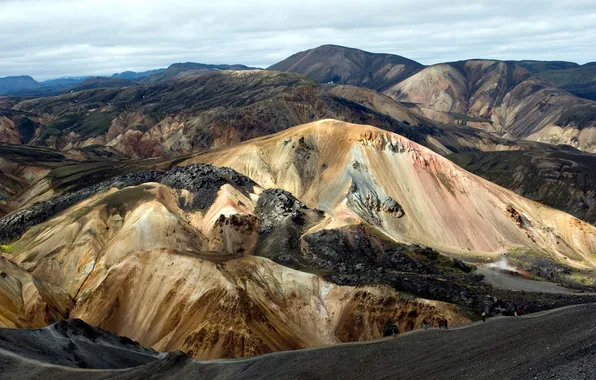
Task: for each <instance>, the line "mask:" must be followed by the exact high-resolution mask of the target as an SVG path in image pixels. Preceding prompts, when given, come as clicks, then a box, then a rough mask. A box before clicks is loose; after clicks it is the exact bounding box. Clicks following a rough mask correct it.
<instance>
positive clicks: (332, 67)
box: [267, 45, 424, 91]
mask: <svg viewBox="0 0 596 380" xmlns="http://www.w3.org/2000/svg"><path fill="white" fill-rule="evenodd" d="M422 68H424V66H423V65H421V64H420V63H418V62H415V61H412V60H410V59H407V58H404V57H400V56H399V55H392V54H376V53H369V52H366V51H363V50H358V49H352V48H346V47H343V46H336V45H323V46H319V47H318V48H315V49H310V50H306V51H302V52H299V53H296V54H294V55H292V56H290V57H288V58H286V59H285V60H283V61H281V62H279V63H276V64H274V65H272V66H270V67H269V68H267V70H277V71H286V72H294V73H298V74H303V75H306V76H308V77H309V78H312V79H314V80H316V81H317V82H319V83H328V82H333V83H337V84H349V85H354V86H360V87H367V88H371V89H374V90H378V91H382V90H384V89H385V88H387V87H389V86H391V85H393V84H395V83H398V82H400V81H402V80H403V79H405V78H407V77H409V76H411V75H412V74H414V73H415V72H417V71H420V70H421V69H422Z"/></svg>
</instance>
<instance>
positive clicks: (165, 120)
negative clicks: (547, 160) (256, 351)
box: [0, 70, 548, 157]
mask: <svg viewBox="0 0 596 380" xmlns="http://www.w3.org/2000/svg"><path fill="white" fill-rule="evenodd" d="M10 107H12V108H10V110H8V111H4V112H5V113H6V115H7V116H6V117H7V120H6V127H5V128H6V130H7V132H6V136H9V135H10V136H13V137H12V140H10V141H9V142H12V143H16V142H17V141H18V140H19V139H20V140H21V141H23V142H27V143H28V144H32V145H41V146H46V147H50V148H54V149H59V150H62V151H68V150H71V149H73V148H83V147H86V146H90V145H93V146H95V145H101V146H107V147H110V148H114V149H116V150H118V151H119V152H121V153H122V154H124V155H127V156H130V157H158V156H163V155H175V154H186V153H190V152H192V151H196V150H201V149H205V148H218V147H223V146H227V145H230V144H234V143H237V142H240V141H244V140H248V139H251V138H254V137H258V136H263V135H266V134H270V133H274V132H277V131H279V130H282V129H286V128H289V127H291V126H294V125H298V124H302V123H307V122H310V121H314V120H318V119H322V118H335V119H340V120H344V121H348V122H357V123H364V124H371V125H375V126H378V127H381V128H384V129H387V130H390V131H393V132H396V133H400V134H402V135H404V136H406V137H408V138H410V139H412V140H414V141H416V142H419V143H421V144H424V145H425V146H428V147H430V148H432V149H433V150H435V151H438V152H440V153H442V154H447V153H453V152H465V151H473V150H495V149H520V144H519V143H517V142H514V141H511V140H505V139H500V138H498V137H495V136H493V135H491V134H489V133H486V132H483V131H480V130H477V129H472V128H466V127H451V126H442V125H440V124H438V123H436V122H433V121H430V120H429V119H426V118H425V117H421V116H420V115H418V114H417V113H416V112H414V111H413V110H411V109H409V108H408V107H406V106H404V105H402V104H399V103H397V102H395V101H394V100H392V99H391V98H389V97H387V96H384V95H382V94H379V93H377V92H374V91H372V90H368V89H363V88H357V87H353V86H328V85H320V84H317V83H316V82H314V81H312V80H309V79H307V78H306V77H304V76H301V75H297V74H292V73H280V72H275V71H265V70H258V71H255V70H244V71H213V72H207V73H203V74H201V75H198V76H191V77H187V78H183V79H179V80H177V81H169V82H168V81H166V82H158V83H155V84H151V85H144V86H137V87H128V88H121V89H117V88H102V89H94V90H86V91H80V92H74V93H68V94H63V95H60V96H55V97H43V98H38V99H28V100H24V101H20V102H18V103H17V104H12V105H10ZM9 112H12V113H9ZM0 115H1V113H0ZM17 118H20V119H19V120H21V119H22V120H28V123H29V124H30V125H32V126H34V130H33V131H32V138H30V139H29V140H27V139H25V138H24V137H23V136H21V137H19V132H18V128H19V127H18V126H19V125H20V124H19V123H23V122H24V121H18V120H17ZM1 138H2V135H1V134H0V141H1ZM523 144H530V143H523ZM547 149H548V147H547Z"/></svg>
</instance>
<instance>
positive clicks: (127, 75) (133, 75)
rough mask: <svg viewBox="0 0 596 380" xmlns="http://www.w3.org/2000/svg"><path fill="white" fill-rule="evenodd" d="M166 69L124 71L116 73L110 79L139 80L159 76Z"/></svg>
mask: <svg viewBox="0 0 596 380" xmlns="http://www.w3.org/2000/svg"><path fill="white" fill-rule="evenodd" d="M165 70H166V69H155V70H147V71H142V72H136V71H124V72H122V73H116V74H113V75H112V78H121V79H141V78H145V77H148V76H149V75H153V74H159V73H161V72H164V71H165Z"/></svg>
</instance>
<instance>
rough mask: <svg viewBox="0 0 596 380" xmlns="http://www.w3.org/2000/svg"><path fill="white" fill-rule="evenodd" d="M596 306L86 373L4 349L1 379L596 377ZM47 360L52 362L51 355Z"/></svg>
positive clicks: (177, 357) (177, 355) (0, 361)
mask: <svg viewBox="0 0 596 380" xmlns="http://www.w3.org/2000/svg"><path fill="white" fill-rule="evenodd" d="M595 312H596V304H590V305H581V306H572V307H568V308H563V309H559V310H553V311H548V312H543V313H539V314H534V315H529V316H524V317H519V318H514V317H501V318H494V319H491V320H489V321H487V322H486V323H482V322H478V323H475V324H472V325H469V326H466V327H460V328H458V329H451V330H448V331H445V330H436V329H431V330H428V331H415V332H411V333H408V334H404V335H403V336H401V337H399V338H396V339H385V340H381V341H377V342H373V343H356V344H345V345H340V346H334V347H327V348H319V349H310V350H302V351H294V352H281V353H276V354H270V355H264V356H260V357H255V358H250V359H238V360H228V361H225V360H217V361H210V362H199V361H193V360H191V359H189V358H187V357H186V356H184V355H183V354H180V353H173V354H170V355H167V356H166V357H164V358H163V359H159V360H155V361H154V362H152V363H149V364H147V365H145V366H141V367H137V368H132V369H130V370H119V371H87V372H83V371H82V370H80V369H72V368H65V367H57V366H48V365H44V364H42V363H39V362H34V361H31V360H30V359H24V358H19V357H17V356H14V355H8V354H6V353H5V352H3V351H0V378H1V379H17V378H18V379H52V378H60V379H78V378H81V376H83V375H84V377H85V378H86V379H88V380H92V379H108V378H109V379H177V378H201V379H202V378H205V379H240V378H242V379H305V378H309V379H408V380H416V379H421V380H422V379H424V380H428V379H460V380H466V379H548V378H560V379H596V367H595V366H594V364H593V363H594V359H596V318H594V313H595ZM48 359H49V358H48Z"/></svg>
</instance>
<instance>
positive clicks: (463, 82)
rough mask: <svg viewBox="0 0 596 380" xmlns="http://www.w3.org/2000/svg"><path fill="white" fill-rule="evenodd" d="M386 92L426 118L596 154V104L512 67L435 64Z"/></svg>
mask: <svg viewBox="0 0 596 380" xmlns="http://www.w3.org/2000/svg"><path fill="white" fill-rule="evenodd" d="M384 92H385V93H386V94H388V95H390V96H392V97H393V98H395V99H396V100H398V101H406V102H412V103H416V104H418V105H420V106H421V107H422V111H423V113H424V114H425V115H426V116H427V117H429V118H435V119H440V118H441V117H443V118H444V117H445V115H448V116H449V117H450V118H451V119H452V120H459V121H460V122H465V123H467V122H470V123H476V124H477V126H478V127H479V128H483V129H486V130H489V131H491V132H494V133H497V134H499V135H504V136H511V137H513V138H515V139H528V140H533V141H542V142H547V143H553V144H569V145H572V146H574V147H577V148H579V149H582V150H585V151H588V152H594V151H596V103H595V102H592V101H589V100H584V99H579V98H577V97H575V96H573V95H571V94H569V93H567V92H565V91H563V90H561V89H559V88H558V87H555V86H553V85H552V84H551V83H550V82H548V81H546V80H544V79H542V78H540V77H537V76H534V75H532V74H531V73H529V72H528V71H527V70H525V69H523V68H522V67H520V66H517V65H515V64H512V63H506V62H500V61H483V60H471V61H461V62H454V63H448V64H439V65H434V66H430V67H427V68H425V69H424V70H422V71H420V72H418V73H417V74H415V75H413V76H411V77H409V78H408V79H406V80H404V81H402V82H401V83H398V84H397V85H395V86H393V87H391V88H390V89H387V90H386V91H384ZM437 114H438V115H437Z"/></svg>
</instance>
